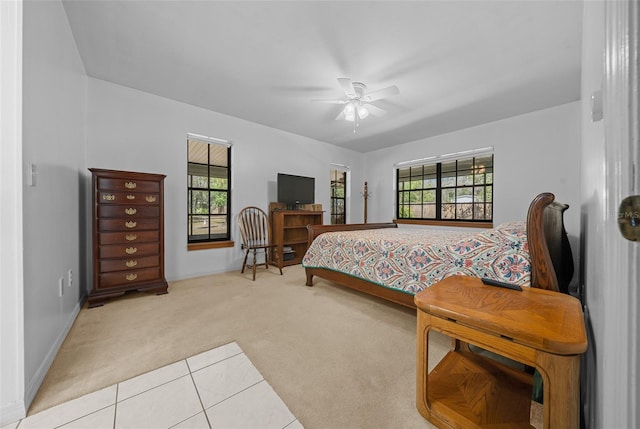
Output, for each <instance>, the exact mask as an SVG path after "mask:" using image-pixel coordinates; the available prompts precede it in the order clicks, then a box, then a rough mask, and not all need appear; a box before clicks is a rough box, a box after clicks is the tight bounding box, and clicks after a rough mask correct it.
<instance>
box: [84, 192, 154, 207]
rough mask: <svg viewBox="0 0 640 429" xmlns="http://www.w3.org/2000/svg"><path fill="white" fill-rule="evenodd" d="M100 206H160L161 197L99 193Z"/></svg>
mask: <svg viewBox="0 0 640 429" xmlns="http://www.w3.org/2000/svg"><path fill="white" fill-rule="evenodd" d="M96 202H97V203H98V204H135V205H138V204H147V205H149V204H156V205H157V204H159V203H160V195H159V194H155V193H151V192H150V193H141V192H111V191H99V192H98V201H96Z"/></svg>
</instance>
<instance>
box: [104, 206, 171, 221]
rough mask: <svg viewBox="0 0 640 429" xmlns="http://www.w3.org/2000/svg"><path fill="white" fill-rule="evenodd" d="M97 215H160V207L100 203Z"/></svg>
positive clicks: (122, 216)
mask: <svg viewBox="0 0 640 429" xmlns="http://www.w3.org/2000/svg"><path fill="white" fill-rule="evenodd" d="M98 216H99V217H100V218H105V217H120V218H129V217H134V216H135V217H158V216H160V207H158V206H140V205H135V206H134V205H123V206H120V205H116V204H113V205H111V204H100V205H99V206H98Z"/></svg>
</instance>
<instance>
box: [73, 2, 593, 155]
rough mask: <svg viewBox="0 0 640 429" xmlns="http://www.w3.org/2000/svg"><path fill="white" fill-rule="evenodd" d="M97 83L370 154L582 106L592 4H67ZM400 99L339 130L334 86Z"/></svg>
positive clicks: (339, 95) (338, 90)
mask: <svg viewBox="0 0 640 429" xmlns="http://www.w3.org/2000/svg"><path fill="white" fill-rule="evenodd" d="M64 7H65V10H66V12H67V16H68V19H69V23H70V25H71V28H72V31H73V34H74V37H75V39H76V43H77V45H78V49H79V51H80V56H81V57H82V61H83V62H84V66H85V68H86V72H87V74H88V75H89V76H91V77H95V78H98V79H103V80H106V81H109V82H114V83H117V84H120V85H124V86H127V87H131V88H135V89H139V90H142V91H146V92H149V93H153V94H157V95H159V96H163V97H167V98H171V99H174V100H179V101H182V102H185V103H189V104H192V105H195V106H200V107H203V108H206V109H209V110H213V111H216V112H220V113H224V114H227V115H231V116H235V117H239V118H243V119H247V120H249V121H253V122H256V123H259V124H263V125H267V126H270V127H273V128H278V129H282V130H286V131H290V132H292V133H296V134H300V135H303V136H307V137H311V138H314V139H317V140H321V141H324V142H328V143H332V144H335V145H339V146H343V147H346V148H350V149H353V150H357V151H360V152H368V151H371V150H376V149H379V148H382V147H388V146H393V145H397V144H401V143H405V142H408V141H413V140H417V139H420V138H425V137H429V136H433V135H438V134H442V133H446V132H450V131H453V130H457V129H462V128H466V127H470V126H474V125H478V124H481V123H486V122H490V121H494V120H497V119H502V118H506V117H510V116H515V115H519V114H522V113H526V112H531V111H534V110H539V109H543V108H546V107H550V106H554V105H559V104H564V103H567V102H571V101H575V100H578V99H579V98H580V61H581V54H580V53H581V34H582V3H581V2H580V1H575V0H564V1H562V0H555V1H535V0H528V1H513V0H510V1H506V0H503V1H484V0H473V1H457V0H449V1H409V2H401V1H387V2H381V1H302V0H299V1H280V2H275V1H238V0H236V1H202V0H201V1H138V0H128V1H118V0H108V1H96V0H91V1H89V0H83V1H75V0H64ZM338 77H348V78H351V79H353V80H354V81H361V82H364V83H365V84H366V85H367V86H368V89H369V90H370V91H375V90H376V89H380V88H383V87H386V86H388V85H397V86H398V88H399V89H400V94H399V95H397V96H394V97H392V98H389V99H385V100H381V101H377V102H375V103H374V104H375V105H376V106H377V107H380V108H382V109H384V110H386V111H387V115H385V116H383V117H371V116H370V117H368V118H366V119H364V120H363V121H362V122H361V124H360V126H359V127H358V131H357V132H356V133H353V124H352V123H349V122H346V121H337V120H335V118H336V116H337V115H338V113H339V111H340V108H341V106H339V105H332V104H324V103H317V102H313V101H312V100H314V99H331V98H344V91H343V90H342V89H341V87H340V85H339V84H338V82H337V80H336V78H338Z"/></svg>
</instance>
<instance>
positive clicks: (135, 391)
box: [2, 342, 302, 429]
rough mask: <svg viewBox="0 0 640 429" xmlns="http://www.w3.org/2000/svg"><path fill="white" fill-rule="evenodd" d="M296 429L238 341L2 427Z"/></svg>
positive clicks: (291, 419)
mask: <svg viewBox="0 0 640 429" xmlns="http://www.w3.org/2000/svg"><path fill="white" fill-rule="evenodd" d="M14 428H15V429H53V428H64V429H71V428H74V429H75V428H82V429H84V428H86V429H101V428H109V429H125V428H132V429H133V428H135V429H144V428H149V429H160V428H175V429H187V428H188V429H200V428H203V429H205V428H206V429H210V428H212V429H218V428H220V429H231V428H247V429H248V428H260V429H262V428H265V429H266V428H274V429H283V428H286V429H300V428H302V425H301V424H300V423H299V422H298V421H297V420H296V418H295V416H294V415H293V414H291V412H290V411H289V409H288V408H287V406H286V405H285V404H284V402H282V400H281V399H280V397H279V396H278V394H277V393H276V392H275V391H274V390H273V389H272V388H271V386H270V385H269V383H267V382H266V381H265V380H264V378H263V377H262V375H261V374H260V372H259V371H258V370H257V369H256V368H255V367H254V366H253V364H252V363H251V361H250V360H249V358H247V356H246V355H245V354H244V352H243V351H242V349H240V347H239V346H238V344H236V343H235V342H234V343H229V344H226V345H224V346H221V347H218V348H215V349H212V350H209V351H207V352H204V353H201V354H199V355H196V356H193V357H190V358H188V359H185V360H182V361H180V362H176V363H174V364H171V365H167V366H165V367H163V368H160V369H157V370H155V371H151V372H148V373H146V374H143V375H140V376H138V377H135V378H132V379H131V380H127V381H124V382H122V383H118V384H115V385H113V386H110V387H107V388H104V389H102V390H99V391H97V392H94V393H90V394H88V395H85V396H83V397H81V398H78V399H74V400H72V401H69V402H67V403H64V404H60V405H58V406H55V407H53V408H50V409H48V410H44V411H42V412H40V413H38V414H34V415H32V416H28V417H26V418H25V419H23V420H21V421H20V422H17V423H13V424H10V425H8V426H4V427H3V428H2V429H14Z"/></svg>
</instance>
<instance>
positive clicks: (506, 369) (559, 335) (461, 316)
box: [415, 276, 587, 429]
mask: <svg viewBox="0 0 640 429" xmlns="http://www.w3.org/2000/svg"><path fill="white" fill-rule="evenodd" d="M523 289H524V290H523V291H521V292H519V291H514V290H510V289H504V288H499V287H495V286H486V285H484V284H483V283H482V281H481V280H480V279H477V278H472V277H466V276H452V277H448V278H446V279H444V280H442V281H441V282H439V283H437V284H435V285H433V286H431V287H429V288H427V289H425V290H424V291H422V292H420V293H418V294H417V295H416V296H415V303H416V306H417V308H418V310H417V311H418V314H417V315H418V323H417V369H416V390H417V392H416V406H417V408H418V411H419V412H420V414H422V416H424V417H425V418H426V419H427V420H429V421H430V422H432V423H433V424H435V425H437V426H438V427H446V428H449V427H450V428H488V427H522V428H531V427H532V426H531V424H530V421H529V416H530V404H531V394H532V390H531V384H532V382H531V379H532V376H531V375H529V374H528V373H526V372H524V371H520V370H517V369H514V368H512V367H510V366H507V365H505V364H502V363H499V362H497V361H496V360H495V359H491V358H489V357H485V356H482V355H481V354H479V353H475V352H472V351H471V350H470V349H469V347H468V346H467V345H466V344H464V343H461V342H460V341H463V342H465V343H468V344H473V345H475V346H478V347H480V348H482V349H484V350H488V351H490V352H493V353H496V354H499V355H501V356H504V357H507V358H509V359H512V360H515V361H518V362H521V363H522V364H524V365H528V366H530V367H534V368H536V369H537V370H538V372H539V373H540V375H541V376H542V380H543V392H544V400H543V425H544V428H545V429H553V428H561V429H565V428H566V429H577V428H578V427H579V426H580V414H579V404H580V391H579V390H580V389H579V384H580V355H581V354H582V353H584V352H585V351H586V349H587V339H586V332H585V327H584V319H583V315H582V307H581V305H580V302H579V301H578V300H577V299H576V298H574V297H571V296H569V295H565V294H561V293H558V292H551V291H546V290H542V289H535V288H527V287H525V288H523ZM431 330H434V331H439V332H442V333H443V334H445V335H448V336H450V337H452V338H453V339H456V340H458V341H456V344H457V346H456V347H455V349H454V350H452V351H450V352H449V353H448V354H447V355H446V356H445V357H444V358H443V359H442V361H440V362H439V363H438V364H437V365H436V367H435V368H434V369H433V370H432V371H431V373H428V351H429V350H428V348H429V332H430V331H431Z"/></svg>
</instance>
